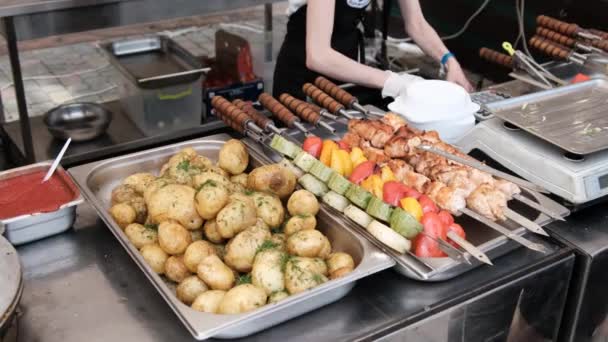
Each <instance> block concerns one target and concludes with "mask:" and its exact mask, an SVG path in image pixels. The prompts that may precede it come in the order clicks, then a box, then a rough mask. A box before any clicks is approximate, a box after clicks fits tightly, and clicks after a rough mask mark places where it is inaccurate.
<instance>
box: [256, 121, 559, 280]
mask: <svg viewBox="0 0 608 342" xmlns="http://www.w3.org/2000/svg"><path fill="white" fill-rule="evenodd" d="M346 125H347V122H346V120H344V119H340V120H339V121H338V122H332V126H333V127H334V128H335V129H336V131H337V133H336V135H331V134H329V133H328V132H327V131H325V130H322V129H315V128H314V127H313V126H310V125H308V126H307V128H308V129H310V131H311V132H312V133H313V134H315V135H317V136H319V137H321V138H323V139H339V138H340V137H341V136H342V135H343V132H346V130H347V127H346ZM288 133H289V136H290V138H292V140H294V141H299V142H302V141H303V140H304V138H305V137H304V135H303V134H302V133H301V132H300V131H295V130H290V131H289V132H288ZM245 143H246V144H247V145H248V146H250V148H252V149H256V150H258V151H259V153H261V154H264V155H265V156H266V157H267V158H268V159H269V160H271V161H273V162H276V161H278V160H280V159H281V158H282V157H280V156H278V155H277V154H276V153H275V152H274V151H273V150H271V149H270V148H269V147H266V146H263V145H261V144H259V143H257V142H254V141H253V140H251V139H245ZM522 195H524V196H526V197H528V198H530V199H532V200H534V201H536V202H538V203H540V204H541V205H542V206H544V207H545V208H547V209H549V210H550V211H553V212H555V213H558V214H560V215H562V216H566V215H567V214H568V213H569V211H568V209H566V208H564V207H563V206H561V205H559V204H558V203H556V202H555V201H553V200H551V199H549V198H547V197H545V196H543V195H541V194H539V193H531V192H528V191H526V190H525V189H522ZM322 207H324V208H325V210H328V211H330V212H332V213H333V215H334V216H336V217H337V218H338V220H340V221H341V222H342V225H344V226H347V227H352V228H353V229H355V230H357V232H358V233H359V234H361V235H362V236H365V237H366V238H367V239H369V240H370V241H371V242H373V243H374V244H375V245H376V246H377V247H378V248H380V249H382V250H383V251H384V252H385V253H387V254H389V255H390V256H391V257H393V259H394V260H395V262H396V264H395V270H396V271H397V272H399V273H400V274H402V275H404V276H406V277H408V278H411V279H416V280H420V281H428V282H434V281H443V280H448V279H451V278H454V277H456V276H458V275H461V274H463V273H465V272H467V271H470V270H472V269H474V268H477V267H479V266H481V265H483V264H482V263H481V262H479V261H477V260H476V259H474V258H470V260H471V263H472V264H471V265H468V264H464V263H459V262H457V261H455V260H453V259H450V258H418V257H416V256H415V255H414V254H411V253H406V254H400V253H398V252H396V251H394V250H392V249H391V248H389V247H387V246H386V245H384V244H383V243H382V242H380V241H378V240H377V239H376V238H375V237H374V236H373V235H371V234H370V233H369V232H368V231H367V230H366V229H365V228H364V227H361V226H359V225H358V224H357V223H355V222H354V221H352V220H350V219H349V218H347V217H345V216H344V215H343V214H342V213H339V212H338V211H337V210H334V209H333V208H330V207H329V206H327V205H325V204H324V203H322ZM509 207H510V208H511V209H513V210H514V211H517V212H519V213H520V214H521V215H523V216H525V217H527V218H528V219H530V220H532V221H534V222H536V223H538V224H539V225H541V226H543V225H546V224H548V223H549V222H552V221H553V219H552V218H551V217H549V216H547V215H545V214H542V213H539V212H538V211H536V210H534V209H531V208H529V207H527V206H525V205H523V204H521V203H519V202H516V201H510V202H509ZM456 221H457V222H458V223H459V224H461V225H462V226H463V227H464V228H465V230H466V233H467V240H468V241H469V242H471V243H473V244H474V245H475V246H477V247H478V248H479V249H480V250H481V251H483V252H484V253H486V254H487V255H488V257H489V258H490V259H495V258H497V257H499V256H502V255H505V254H507V253H509V252H510V251H512V250H514V249H516V248H518V247H520V245H519V244H518V243H516V242H514V241H513V240H510V239H507V238H506V237H504V236H502V235H500V234H499V233H497V232H496V231H494V230H493V229H491V228H489V227H487V226H485V225H484V224H482V223H480V222H478V221H475V220H473V219H471V218H468V217H465V216H464V215H463V216H461V217H458V218H456ZM500 224H501V225H503V226H504V227H505V228H508V229H510V230H511V231H513V232H515V234H517V235H520V236H521V235H528V237H531V235H533V234H528V232H527V230H526V229H525V228H523V227H521V226H520V225H518V224H516V223H515V222H513V221H506V222H501V223H500Z"/></svg>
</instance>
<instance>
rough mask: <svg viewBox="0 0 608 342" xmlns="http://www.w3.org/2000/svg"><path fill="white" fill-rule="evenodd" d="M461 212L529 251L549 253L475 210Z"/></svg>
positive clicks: (464, 209)
mask: <svg viewBox="0 0 608 342" xmlns="http://www.w3.org/2000/svg"><path fill="white" fill-rule="evenodd" d="M460 211H461V212H462V213H463V214H465V215H467V216H469V217H471V218H473V219H475V220H477V221H479V222H481V223H483V224H485V225H486V226H488V227H490V228H492V229H494V230H495V231H497V232H499V233H500V234H502V235H504V236H505V237H506V238H509V239H511V240H513V241H515V242H517V243H519V244H520V245H522V246H524V247H526V248H528V249H531V250H533V251H537V252H540V253H546V252H547V249H546V248H545V246H543V245H541V244H539V243H534V242H532V241H530V240H528V239H526V238H524V237H522V236H519V235H517V234H515V233H513V232H512V231H510V230H509V229H507V228H505V227H503V226H501V225H500V224H498V223H496V222H494V221H492V220H490V219H488V218H487V217H485V216H482V215H479V214H478V213H476V212H474V211H473V210H470V209H468V208H463V209H461V210H460Z"/></svg>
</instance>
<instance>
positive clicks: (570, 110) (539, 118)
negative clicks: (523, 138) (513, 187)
mask: <svg viewBox="0 0 608 342" xmlns="http://www.w3.org/2000/svg"><path fill="white" fill-rule="evenodd" d="M486 108H487V109H488V110H489V111H490V112H492V113H493V114H494V115H495V116H497V117H499V118H501V119H503V120H505V121H507V122H509V123H511V124H513V125H515V126H517V127H519V128H521V129H523V130H526V131H527V132H529V133H531V134H533V135H535V136H537V137H539V138H541V139H543V140H545V141H547V142H549V143H551V144H553V145H555V146H557V147H559V148H561V149H563V150H565V151H567V152H571V153H574V154H581V155H586V154H590V153H594V152H598V151H601V150H604V149H606V148H608V80H606V79H594V80H590V81H586V82H582V83H577V84H572V85H567V86H564V87H560V88H556V89H551V90H545V91H541V92H538V93H534V94H529V95H525V96H520V97H514V98H510V99H506V100H503V101H497V102H494V103H490V104H488V105H486Z"/></svg>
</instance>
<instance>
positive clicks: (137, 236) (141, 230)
mask: <svg viewBox="0 0 608 342" xmlns="http://www.w3.org/2000/svg"><path fill="white" fill-rule="evenodd" d="M156 229H157V227H155V226H143V225H141V224H139V223H132V224H130V225H128V226H127V227H126V228H125V235H127V238H128V239H129V241H131V243H132V244H133V245H134V246H135V248H137V249H141V248H142V247H143V246H145V245H149V244H153V243H156V242H157V241H158V232H157V231H156Z"/></svg>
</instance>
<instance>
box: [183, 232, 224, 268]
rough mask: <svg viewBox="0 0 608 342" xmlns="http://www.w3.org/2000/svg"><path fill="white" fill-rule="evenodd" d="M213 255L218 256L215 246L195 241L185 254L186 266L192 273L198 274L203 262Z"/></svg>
mask: <svg viewBox="0 0 608 342" xmlns="http://www.w3.org/2000/svg"><path fill="white" fill-rule="evenodd" d="M211 254H217V251H216V249H215V246H214V245H212V244H211V243H209V242H207V241H203V240H201V241H195V242H193V243H191V244H190V245H189V246H188V248H186V251H185V252H184V264H185V265H186V267H187V268H188V269H189V270H190V271H191V272H196V271H197V269H198V265H199V264H200V263H201V260H203V259H204V258H206V257H207V256H209V255H211Z"/></svg>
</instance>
